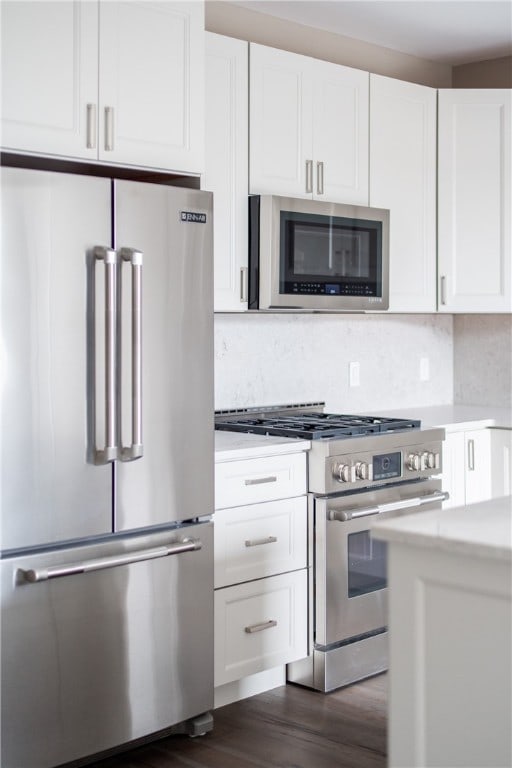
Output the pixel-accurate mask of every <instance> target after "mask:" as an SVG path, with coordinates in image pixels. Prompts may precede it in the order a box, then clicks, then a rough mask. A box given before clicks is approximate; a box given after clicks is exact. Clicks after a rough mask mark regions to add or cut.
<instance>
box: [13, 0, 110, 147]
mask: <svg viewBox="0 0 512 768" xmlns="http://www.w3.org/2000/svg"><path fill="white" fill-rule="evenodd" d="M1 14H2V67H1V69H2V146H3V147H4V148H6V149H11V150H22V151H27V152H40V153H44V154H56V155H70V156H74V157H84V158H89V159H95V158H96V153H97V149H96V147H95V146H92V147H90V148H87V136H86V131H87V105H88V104H90V105H91V107H96V105H97V93H98V40H97V37H98V4H97V2H3V3H2V6H1ZM90 138H91V143H94V142H93V139H94V137H93V136H92V137H90Z"/></svg>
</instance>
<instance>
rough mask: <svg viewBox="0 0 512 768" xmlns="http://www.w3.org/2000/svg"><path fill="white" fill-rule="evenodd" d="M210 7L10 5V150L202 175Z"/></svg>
mask: <svg viewBox="0 0 512 768" xmlns="http://www.w3.org/2000/svg"><path fill="white" fill-rule="evenodd" d="M203 34H204V7H203V3H202V2H199V0H198V1H195V0H194V2H181V3H180V2H136V1H135V0H132V1H131V2H115V3H113V2H108V0H100V2H93V1H92V0H90V1H89V0H84V1H83V2H78V1H77V2H71V0H66V1H65V2H22V3H19V2H3V3H2V146H3V148H4V149H7V150H11V151H22V152H36V153H40V154H52V155H59V156H61V157H74V158H81V159H88V160H100V161H102V162H112V163H122V164H133V165H140V166H148V167H153V168H162V169H169V170H176V171H183V172H189V173H201V172H202V171H203V164H204V124H203V117H204V49H203Z"/></svg>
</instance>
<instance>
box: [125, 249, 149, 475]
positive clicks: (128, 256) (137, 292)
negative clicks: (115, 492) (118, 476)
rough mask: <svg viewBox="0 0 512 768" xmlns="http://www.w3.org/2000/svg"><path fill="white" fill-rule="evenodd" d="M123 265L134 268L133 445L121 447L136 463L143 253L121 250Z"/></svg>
mask: <svg viewBox="0 0 512 768" xmlns="http://www.w3.org/2000/svg"><path fill="white" fill-rule="evenodd" d="M119 258H120V259H121V264H122V263H123V262H124V261H127V262H129V263H130V264H131V266H132V443H131V445H129V446H123V447H121V454H120V456H119V458H120V459H121V461H135V459H140V457H141V456H142V455H143V453H144V449H143V445H142V253H141V251H138V250H136V249H135V248H121V249H120V250H119Z"/></svg>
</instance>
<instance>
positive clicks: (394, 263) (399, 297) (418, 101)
mask: <svg viewBox="0 0 512 768" xmlns="http://www.w3.org/2000/svg"><path fill="white" fill-rule="evenodd" d="M436 126H437V123H436V90H435V89H434V88H428V87H426V86H422V85H416V84H415V83H407V82H403V81H401V80H394V79H392V78H389V77H382V76H380V75H373V74H372V75H370V205H371V206H375V207H377V208H389V210H390V301H389V309H390V310H391V311H395V312H435V310H436Z"/></svg>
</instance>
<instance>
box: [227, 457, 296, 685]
mask: <svg viewBox="0 0 512 768" xmlns="http://www.w3.org/2000/svg"><path fill="white" fill-rule="evenodd" d="M214 532H215V533H214V536H215V673H214V679H215V686H216V688H217V689H219V690H220V689H221V686H226V685H228V684H231V683H235V681H240V680H242V679H246V678H249V677H250V676H254V675H257V674H261V673H264V672H265V671H268V670H272V669H274V668H277V667H279V666H282V667H283V669H284V665H285V664H287V663H288V662H291V661H296V660H298V659H301V658H304V657H305V656H306V655H307V653H308V634H307V572H308V571H307V565H308V562H307V558H308V552H307V542H308V539H307V534H308V517H307V499H306V455H305V453H304V452H300V453H291V454H281V455H274V456H261V457H255V458H250V459H240V460H234V461H223V462H218V463H217V464H216V466H215V526H214Z"/></svg>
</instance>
